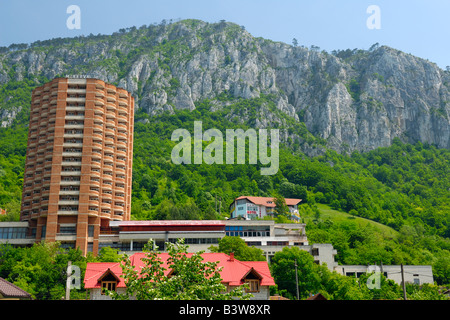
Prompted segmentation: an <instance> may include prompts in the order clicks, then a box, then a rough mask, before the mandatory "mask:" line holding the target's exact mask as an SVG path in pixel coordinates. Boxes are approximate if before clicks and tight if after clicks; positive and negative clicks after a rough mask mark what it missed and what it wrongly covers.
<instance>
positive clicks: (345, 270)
mask: <svg viewBox="0 0 450 320" xmlns="http://www.w3.org/2000/svg"><path fill="white" fill-rule="evenodd" d="M334 270H335V271H336V272H337V273H339V274H342V275H345V276H349V277H356V278H359V277H360V276H361V275H362V274H365V273H372V272H375V273H376V272H380V273H381V274H383V275H384V276H385V277H386V278H387V279H391V280H394V281H395V282H396V283H397V284H401V283H402V272H401V266H400V265H381V266H375V265H372V266H370V265H369V266H365V265H340V266H336V267H335V268H334ZM403 277H404V279H405V283H413V284H419V285H420V284H424V283H431V284H433V283H434V280H433V270H432V268H431V266H428V265H427V266H424V265H406V266H403Z"/></svg>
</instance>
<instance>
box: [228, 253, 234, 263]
mask: <svg viewBox="0 0 450 320" xmlns="http://www.w3.org/2000/svg"><path fill="white" fill-rule="evenodd" d="M228 261H231V262H233V261H234V252H230V260H228Z"/></svg>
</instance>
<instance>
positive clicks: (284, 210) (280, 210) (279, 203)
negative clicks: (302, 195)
mask: <svg viewBox="0 0 450 320" xmlns="http://www.w3.org/2000/svg"><path fill="white" fill-rule="evenodd" d="M273 201H274V203H275V216H276V217H278V216H284V217H289V208H288V206H287V205H286V200H285V199H284V197H283V196H282V195H280V194H277V195H276V196H275V198H274V200H273Z"/></svg>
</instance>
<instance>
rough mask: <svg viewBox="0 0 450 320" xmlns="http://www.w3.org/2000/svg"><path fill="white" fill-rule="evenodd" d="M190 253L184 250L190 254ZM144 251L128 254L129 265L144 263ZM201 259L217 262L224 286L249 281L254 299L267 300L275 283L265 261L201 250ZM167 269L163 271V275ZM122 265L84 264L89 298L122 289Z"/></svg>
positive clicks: (228, 286)
mask: <svg viewBox="0 0 450 320" xmlns="http://www.w3.org/2000/svg"><path fill="white" fill-rule="evenodd" d="M191 255H192V253H188V256H191ZM144 257H145V253H142V252H140V253H135V254H133V255H132V256H131V257H130V261H131V263H132V265H133V266H135V267H137V268H139V267H142V266H144V262H143V261H142V260H141V259H142V258H144ZM159 257H160V259H161V260H162V261H163V262H164V263H163V265H162V267H164V268H166V269H168V268H167V264H166V263H167V259H168V258H169V254H168V253H159ZM202 258H203V262H218V265H217V267H218V268H220V267H222V270H221V271H220V276H221V278H222V283H223V284H224V285H226V286H227V288H230V287H235V286H240V285H242V284H244V283H248V284H249V289H248V292H250V293H251V294H253V296H254V297H253V298H252V299H254V300H268V299H269V297H270V293H269V286H273V285H275V281H274V280H273V278H272V276H271V275H270V270H269V265H268V263H267V261H239V260H236V259H235V258H234V256H233V254H231V255H227V254H225V253H203V254H202ZM170 272H171V270H170V269H168V270H166V271H165V275H167V274H169V273H170ZM121 275H122V268H121V266H120V262H91V263H88V264H87V267H86V274H85V277H84V287H85V289H87V290H89V291H90V299H91V300H108V299H110V297H108V296H105V295H103V294H102V290H101V289H102V288H107V289H108V290H116V291H117V292H119V293H124V292H125V283H124V280H123V279H122V278H121Z"/></svg>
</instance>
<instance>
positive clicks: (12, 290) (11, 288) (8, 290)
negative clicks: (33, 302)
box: [0, 278, 31, 299]
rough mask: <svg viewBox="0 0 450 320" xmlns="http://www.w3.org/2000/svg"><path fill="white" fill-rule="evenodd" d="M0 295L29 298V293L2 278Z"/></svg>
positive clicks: (0, 279) (0, 280)
mask: <svg viewBox="0 0 450 320" xmlns="http://www.w3.org/2000/svg"><path fill="white" fill-rule="evenodd" d="M0 295H1V296H3V297H5V298H26V299H31V294H29V293H28V292H26V291H24V290H22V289H20V288H19V287H18V286H16V285H14V284H12V283H11V282H9V281H6V280H5V279H3V278H0Z"/></svg>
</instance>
